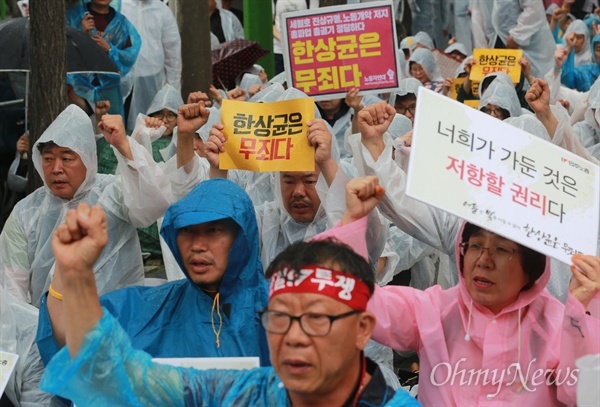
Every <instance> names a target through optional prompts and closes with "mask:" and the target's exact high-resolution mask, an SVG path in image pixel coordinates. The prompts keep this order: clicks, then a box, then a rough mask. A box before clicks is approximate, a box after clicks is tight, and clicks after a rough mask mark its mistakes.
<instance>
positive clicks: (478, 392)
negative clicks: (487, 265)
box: [368, 228, 600, 406]
mask: <svg viewBox="0 0 600 407" xmlns="http://www.w3.org/2000/svg"><path fill="white" fill-rule="evenodd" d="M461 236H462V228H460V230H457V234H456V235H455V238H453V239H451V240H452V241H455V242H456V244H455V246H454V250H455V258H456V259H458V260H457V262H456V266H457V267H460V263H461V262H460V260H459V255H460V249H459V246H458V245H459V243H460V242H461V241H462V237H461ZM523 267H524V268H527V267H528V265H527V264H524V265H523ZM549 278H550V262H549V261H546V267H545V270H544V272H543V274H542V276H541V277H540V278H538V279H537V280H536V282H535V283H534V285H533V287H532V288H530V289H528V290H525V291H522V292H521V293H520V294H519V296H518V298H517V299H516V300H515V301H514V302H513V303H512V304H510V305H508V306H506V307H505V308H504V309H502V311H500V312H499V313H498V314H494V313H492V312H491V311H490V310H489V309H487V308H486V307H484V306H482V305H480V304H478V303H476V302H475V301H473V300H472V298H471V297H470V295H469V293H468V291H467V287H466V283H465V280H464V278H463V276H462V270H461V273H460V274H459V279H460V281H459V283H458V285H457V286H455V287H452V288H450V289H448V290H442V288H441V287H440V286H434V287H432V288H430V289H428V290H425V291H420V290H415V289H412V288H406V287H392V286H388V287H384V288H379V287H375V293H374V295H373V297H371V300H370V301H369V306H368V310H369V311H371V312H373V313H374V314H375V315H376V317H377V324H376V327H375V331H374V334H373V337H374V339H375V340H377V341H379V342H382V343H384V344H386V345H388V346H390V347H392V348H394V349H398V350H416V351H417V352H418V354H419V367H420V380H419V400H420V401H421V402H422V403H423V404H424V405H428V406H442V405H443V406H463V405H464V406H467V405H468V406H477V405H488V404H490V403H493V405H504V406H508V405H514V406H517V405H518V406H526V405H529V406H531V405H540V406H551V405H559V404H560V405H562V403H564V404H566V405H575V403H576V388H577V386H576V383H577V373H576V372H573V370H574V369H575V360H576V359H577V357H579V356H583V355H586V354H590V353H598V352H600V321H598V320H597V319H595V318H593V317H591V316H587V315H585V310H584V308H583V306H582V305H581V303H579V302H578V301H577V300H576V299H575V298H574V297H573V296H571V295H569V297H568V299H567V303H566V305H563V304H562V303H560V302H559V301H558V300H557V299H555V298H554V297H552V296H551V295H550V293H549V292H548V290H547V289H546V284H547V283H548V280H549ZM399 310H403V311H404V312H399ZM517 366H520V367H521V371H522V373H521V374H522V378H521V377H520V376H519V373H518V372H517ZM547 369H551V370H552V371H551V373H553V374H554V375H555V376H554V377H550V378H549V379H548V380H547V377H546V374H547V372H548V370H547ZM461 372H463V373H461ZM473 372H475V374H473ZM478 372H479V373H478ZM539 372H541V376H540V375H539ZM536 375H537V379H536ZM540 377H541V378H540ZM547 383H549V384H547ZM524 386H526V387H525V388H524Z"/></svg>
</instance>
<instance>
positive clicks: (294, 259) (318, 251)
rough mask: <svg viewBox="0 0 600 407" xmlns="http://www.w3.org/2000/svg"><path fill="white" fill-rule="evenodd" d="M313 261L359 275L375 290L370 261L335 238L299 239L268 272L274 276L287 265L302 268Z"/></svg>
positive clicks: (273, 263)
mask: <svg viewBox="0 0 600 407" xmlns="http://www.w3.org/2000/svg"><path fill="white" fill-rule="evenodd" d="M311 264H312V265H320V266H325V265H332V266H334V267H335V268H336V269H338V270H339V271H343V272H344V273H347V274H351V275H353V276H354V277H357V278H358V279H359V280H361V281H362V282H363V283H365V284H366V285H367V287H369V291H370V292H371V294H373V291H374V290H375V276H374V274H373V269H372V268H371V266H370V265H369V263H367V261H366V260H365V259H363V258H362V256H360V255H358V254H357V253H356V252H354V250H352V249H351V248H350V247H349V246H347V245H345V244H343V243H340V242H338V241H336V240H333V239H325V240H313V241H310V242H298V243H294V244H292V245H290V246H288V247H287V248H286V249H285V250H284V251H282V252H281V253H279V254H278V255H277V257H275V259H274V260H273V261H272V262H271V264H269V267H268V268H267V271H266V273H265V275H266V277H267V278H271V277H272V276H273V274H274V273H276V272H278V271H279V270H281V269H283V268H284V267H289V268H291V269H294V270H300V269H301V268H302V267H305V266H308V265H311Z"/></svg>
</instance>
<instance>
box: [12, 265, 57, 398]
mask: <svg viewBox="0 0 600 407" xmlns="http://www.w3.org/2000/svg"><path fill="white" fill-rule="evenodd" d="M1 264H2V262H0V266H1ZM37 321H38V310H37V308H35V307H33V306H31V305H29V304H26V303H24V302H23V301H19V300H17V299H16V298H15V297H13V296H12V295H11V294H10V293H9V292H7V291H6V290H5V289H4V288H3V287H2V286H1V285H0V331H1V332H2V334H0V350H2V351H4V352H9V353H14V354H17V355H19V359H18V360H17V365H16V366H15V370H14V371H13V373H12V374H11V376H10V378H9V380H8V384H7V385H6V389H5V390H4V394H5V395H6V396H7V397H8V400H9V401H10V402H11V403H12V404H13V405H14V406H17V407H19V406H21V407H37V406H49V405H61V403H59V402H58V400H57V399H56V398H53V397H52V395H51V394H49V393H45V392H43V391H41V390H40V389H39V382H40V379H41V378H42V374H43V373H44V364H43V363H42V359H41V358H40V354H39V352H38V348H37V345H36V343H35V333H36V330H37Z"/></svg>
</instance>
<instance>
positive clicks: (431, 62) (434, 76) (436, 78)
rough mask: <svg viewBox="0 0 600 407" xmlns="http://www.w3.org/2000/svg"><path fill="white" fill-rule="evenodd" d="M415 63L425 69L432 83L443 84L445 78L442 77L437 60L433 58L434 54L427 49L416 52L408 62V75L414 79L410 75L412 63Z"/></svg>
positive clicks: (418, 49) (416, 50)
mask: <svg viewBox="0 0 600 407" xmlns="http://www.w3.org/2000/svg"><path fill="white" fill-rule="evenodd" d="M411 62H415V63H417V64H419V65H421V67H422V68H423V70H424V71H425V73H426V74H427V76H428V77H429V81H430V82H443V81H444V77H443V76H442V72H441V71H440V68H439V66H438V64H437V63H436V62H435V58H434V57H433V53H432V52H431V51H430V50H428V49H425V48H417V49H415V50H414V52H413V53H412V55H411V56H410V59H409V60H408V65H407V67H408V69H407V71H408V75H409V76H410V77H411V78H412V77H413V76H412V74H411V73H410V63H411Z"/></svg>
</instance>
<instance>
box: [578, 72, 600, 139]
mask: <svg viewBox="0 0 600 407" xmlns="http://www.w3.org/2000/svg"><path fill="white" fill-rule="evenodd" d="M587 106H588V108H587V110H586V112H585V120H584V121H582V122H579V123H575V124H574V125H573V131H574V132H575V134H577V137H579V141H581V144H583V146H584V147H586V148H588V147H591V146H593V145H594V144H598V143H600V125H599V124H598V123H600V82H596V83H595V84H594V86H592V88H591V89H590V94H589V97H588V102H587Z"/></svg>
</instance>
